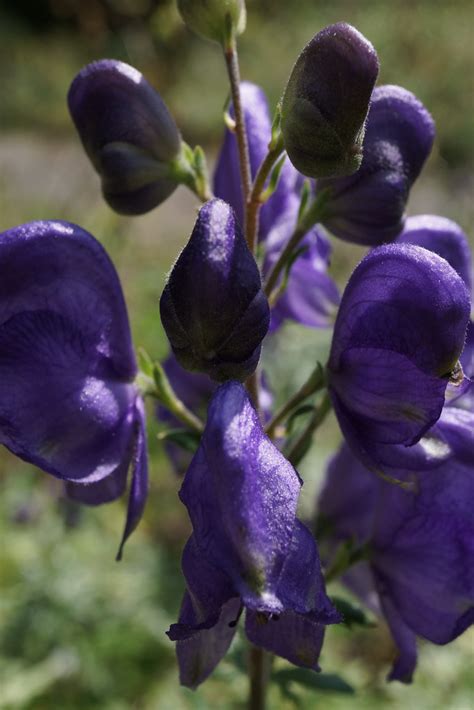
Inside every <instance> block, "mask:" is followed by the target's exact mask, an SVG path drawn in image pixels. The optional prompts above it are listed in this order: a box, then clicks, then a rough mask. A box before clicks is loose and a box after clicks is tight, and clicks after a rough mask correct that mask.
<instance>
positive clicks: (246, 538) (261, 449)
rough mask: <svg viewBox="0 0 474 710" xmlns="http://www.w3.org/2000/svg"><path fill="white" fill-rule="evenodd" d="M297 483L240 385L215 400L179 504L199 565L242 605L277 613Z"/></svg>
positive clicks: (225, 387)
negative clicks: (219, 577)
mask: <svg viewBox="0 0 474 710" xmlns="http://www.w3.org/2000/svg"><path fill="white" fill-rule="evenodd" d="M299 490H300V481H299V478H298V475H297V474H296V472H295V470H294V469H293V467H292V466H291V465H290V464H289V463H288V461H286V459H285V458H284V457H283V455H282V454H281V453H280V452H279V451H278V449H277V448H276V447H275V446H274V445H273V444H272V443H271V441H270V440H269V439H268V437H266V436H265V435H264V433H263V431H262V428H261V425H260V422H259V420H258V416H257V414H256V412H255V410H254V409H253V407H252V405H251V404H250V401H249V399H248V396H247V393H246V391H245V389H244V388H243V387H242V385H240V384H238V383H236V382H229V383H226V384H224V385H222V386H221V387H220V388H219V389H218V390H217V392H216V393H215V395H214V397H213V399H212V401H211V404H210V407H209V415H208V420H207V425H206V430H205V432H204V435H203V438H202V441H201V445H200V447H199V449H198V451H197V453H196V455H195V457H194V459H193V461H192V463H191V466H190V468H189V470H188V472H187V474H186V477H185V480H184V483H183V486H182V489H181V492H180V497H181V499H182V501H183V503H184V504H185V505H186V507H187V508H188V512H189V515H190V518H191V521H192V524H193V530H194V535H195V539H196V545H197V546H198V548H199V551H200V553H201V555H202V556H203V558H205V559H207V560H210V561H212V563H213V564H214V565H215V566H216V567H218V568H219V569H220V570H222V571H223V572H225V573H226V574H227V575H228V576H229V577H230V579H232V582H233V584H234V587H235V589H236V590H237V591H238V593H239V594H240V596H241V597H242V598H243V602H244V604H246V605H252V607H253V608H258V610H261V611H267V612H268V613H272V612H276V611H281V601H280V600H279V599H278V598H277V596H276V592H277V584H278V579H279V576H280V573H281V570H282V568H283V564H284V562H285V559H286V556H287V555H288V552H289V550H290V547H291V542H292V535H293V527H294V524H295V513H296V505H297V501H298V496H299Z"/></svg>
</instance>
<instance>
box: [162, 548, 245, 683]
mask: <svg viewBox="0 0 474 710" xmlns="http://www.w3.org/2000/svg"><path fill="white" fill-rule="evenodd" d="M182 563H183V572H184V574H185V577H186V584H187V591H186V592H185V595H184V599H183V604H182V606H181V612H180V616H179V621H178V623H177V624H172V626H171V627H170V630H169V631H168V636H169V637H170V639H171V640H172V641H177V645H176V653H177V656H178V663H179V669H180V682H181V684H182V685H185V686H187V687H189V688H196V687H197V686H198V685H199V684H200V683H202V682H203V681H204V680H206V678H207V677H208V676H209V675H210V674H211V673H212V671H213V670H214V668H215V667H216V666H217V664H218V663H219V661H220V660H221V658H222V657H223V656H224V655H225V653H226V652H227V649H228V648H229V646H230V644H231V642H232V639H233V637H234V634H235V631H236V621H237V620H238V617H239V615H240V607H241V602H240V599H238V598H235V594H234V592H233V589H232V586H231V584H230V582H229V579H228V578H227V577H226V576H225V575H224V574H223V573H222V572H220V571H219V570H218V569H217V568H216V567H215V566H214V565H213V564H211V563H210V562H208V561H207V560H206V559H204V558H203V557H202V556H200V553H199V550H198V549H197V546H196V543H195V539H194V536H191V537H190V539H189V540H188V542H187V544H186V547H185V548H184V552H183V562H182Z"/></svg>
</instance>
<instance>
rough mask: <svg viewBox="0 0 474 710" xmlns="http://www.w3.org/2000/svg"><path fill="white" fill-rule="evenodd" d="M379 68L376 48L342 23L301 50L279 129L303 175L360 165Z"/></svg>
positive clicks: (319, 174) (347, 171)
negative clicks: (367, 118) (371, 97)
mask: <svg viewBox="0 0 474 710" xmlns="http://www.w3.org/2000/svg"><path fill="white" fill-rule="evenodd" d="M378 70H379V62H378V58H377V54H376V52H375V49H374V48H373V46H372V45H371V44H370V42H368V40H366V39H365V37H364V36H363V35H362V34H360V32H358V31H357V30H356V29H355V28H354V27H351V25H348V24H346V23H343V22H340V23H337V24H335V25H330V26H329V27H326V28H325V29H324V30H322V31H321V32H319V33H318V34H317V35H316V36H315V37H313V39H312V40H311V41H310V42H309V43H308V44H307V45H306V47H305V48H304V49H303V51H302V52H301V54H300V56H299V57H298V59H297V60H296V64H295V66H294V67H293V71H292V72H291V75H290V78H289V80H288V84H287V86H286V89H285V93H284V94H283V99H282V107H281V109H282V110H281V130H282V133H283V140H284V144H285V148H286V151H287V153H288V156H289V158H290V160H291V162H292V163H293V165H294V166H295V167H296V168H297V169H298V170H299V171H300V172H302V173H303V174H304V175H307V176H309V177H328V176H335V175H349V174H350V173H353V172H355V171H356V170H357V169H358V168H359V166H360V164H361V161H362V142H363V138H364V122H365V119H366V116H367V111H368V108H369V101H370V96H371V94H372V89H373V87H374V84H375V80H376V79H377V74H378Z"/></svg>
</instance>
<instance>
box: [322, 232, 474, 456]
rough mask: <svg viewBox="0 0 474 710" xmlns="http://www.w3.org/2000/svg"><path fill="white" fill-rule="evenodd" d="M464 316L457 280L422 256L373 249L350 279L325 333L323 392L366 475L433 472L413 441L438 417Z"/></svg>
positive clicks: (414, 250) (403, 248) (463, 294)
mask: <svg viewBox="0 0 474 710" xmlns="http://www.w3.org/2000/svg"><path fill="white" fill-rule="evenodd" d="M469 311H470V303H469V294H468V291H467V289H466V286H465V284H464V282H463V281H462V279H461V278H460V277H459V276H458V274H457V273H456V272H455V271H454V270H453V269H452V268H451V266H449V264H448V263H447V262H446V261H445V260H444V259H442V258H440V257H439V256H437V255H436V254H434V253H432V252H429V251H427V250H426V249H422V248H421V247H417V246H413V245H410V244H396V245H389V246H383V247H378V248H377V249H374V250H373V251H372V252H371V253H369V254H368V256H366V257H365V259H363V260H362V262H361V263H360V264H359V266H358V267H357V268H356V270H355V271H354V273H353V274H352V276H351V278H350V280H349V283H348V284H347V287H346V290H345V292H344V295H343V298H342V302H341V307H340V309H339V313H338V316H337V320H336V325H335V329H334V336H333V342H332V347H331V353H330V357H329V362H328V378H329V391H330V394H331V398H332V401H333V404H334V409H335V411H336V415H337V417H338V420H339V424H340V427H341V429H342V432H343V434H344V436H345V438H346V440H347V442H348V444H349V445H350V447H351V448H352V450H353V452H354V454H355V455H356V456H357V457H358V458H359V459H360V460H361V461H362V462H363V463H364V464H365V465H366V466H367V467H368V468H373V469H378V470H380V469H382V470H383V469H384V468H386V467H387V466H390V467H401V468H419V467H420V466H428V465H431V464H432V461H431V459H433V458H434V459H435V462H436V459H437V452H436V451H435V452H431V451H430V448H429V446H428V448H427V447H426V442H420V439H421V438H422V436H423V434H425V432H427V431H428V430H429V429H430V428H431V427H432V426H433V424H435V422H436V421H437V420H438V419H439V417H440V414H441V410H442V408H443V404H444V398H445V392H446V388H447V385H448V382H449V379H450V377H451V374H452V372H453V371H454V370H455V369H456V367H457V362H458V359H459V356H460V354H461V352H462V349H463V345H464V339H465V333H466V327H467V323H468V320H469ZM418 442H420V443H419V444H418ZM415 444H416V445H417V446H414V445H415ZM407 447H412V448H407Z"/></svg>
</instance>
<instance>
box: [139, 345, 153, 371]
mask: <svg viewBox="0 0 474 710" xmlns="http://www.w3.org/2000/svg"><path fill="white" fill-rule="evenodd" d="M137 359H138V367H139V369H140V370H141V371H142V372H143V374H144V375H146V376H147V377H153V360H152V359H151V357H150V356H149V355H148V353H147V351H146V350H145V348H138V351H137Z"/></svg>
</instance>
